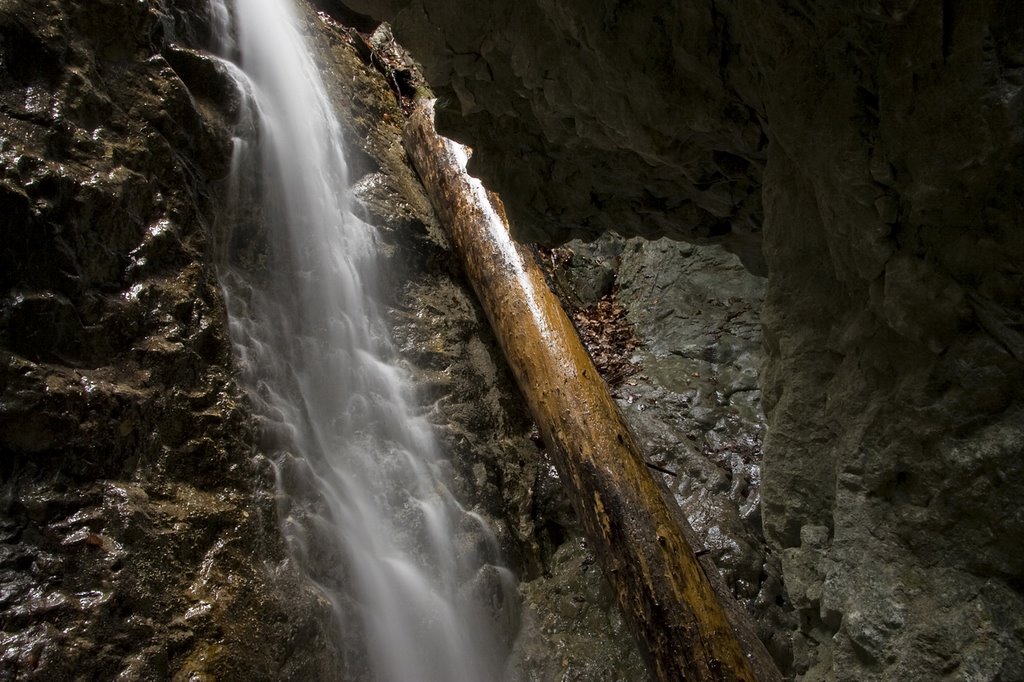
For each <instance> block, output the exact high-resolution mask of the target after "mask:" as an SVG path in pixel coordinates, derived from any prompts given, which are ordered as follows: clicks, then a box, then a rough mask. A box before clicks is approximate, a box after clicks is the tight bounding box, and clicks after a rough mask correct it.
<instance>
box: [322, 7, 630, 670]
mask: <svg viewBox="0 0 1024 682" xmlns="http://www.w3.org/2000/svg"><path fill="white" fill-rule="evenodd" d="M326 26H327V29H326V30H325V31H323V35H322V36H321V38H322V39H323V40H324V41H325V42H327V43H329V46H330V47H329V48H328V49H326V50H325V51H324V52H322V53H321V59H322V66H323V68H324V69H325V73H326V74H328V75H329V76H330V79H329V80H330V82H332V83H334V84H335V87H336V89H337V96H336V100H337V104H338V106H339V110H340V113H341V115H342V119H343V123H344V124H345V128H346V131H347V132H348V134H349V136H350V139H351V145H350V146H351V148H352V149H353V151H354V150H358V149H361V150H363V152H364V156H361V157H359V158H358V159H357V160H356V163H355V165H354V166H353V167H352V171H353V181H354V190H355V196H356V201H357V204H358V205H359V206H361V207H362V210H363V211H364V212H365V215H364V217H365V218H366V219H367V220H368V221H369V222H370V223H371V224H373V225H375V226H377V227H378V229H379V230H380V236H381V241H382V247H383V252H382V258H383V263H382V271H383V272H385V273H387V274H386V276H385V278H384V281H383V282H382V283H381V284H382V287H381V289H382V291H383V292H384V295H385V300H384V303H385V305H386V307H387V312H388V315H389V317H390V318H391V320H392V322H393V325H394V326H393V334H394V339H395V342H396V345H397V347H398V352H399V355H400V357H401V360H402V362H403V364H404V366H405V368H406V369H407V370H408V371H409V372H410V374H411V376H412V378H413V383H414V385H415V387H416V398H417V402H418V404H419V405H420V408H421V409H422V410H423V411H424V412H425V414H426V415H427V416H428V419H429V420H430V421H431V422H432V423H433V424H435V427H436V430H435V432H436V435H437V438H438V442H439V443H440V446H441V448H440V450H441V452H443V453H444V454H445V458H446V460H447V461H446V466H447V467H448V469H449V471H448V473H449V475H450V477H451V482H452V490H453V492H454V493H455V495H456V497H457V498H458V499H459V500H460V501H461V502H462V503H463V504H464V505H465V506H467V507H469V508H471V509H472V510H473V511H474V512H477V513H479V514H480V515H481V516H483V517H484V518H486V519H488V521H489V522H490V525H491V527H492V528H493V530H494V531H495V534H496V536H497V541H498V549H499V550H500V553H501V556H502V558H503V562H504V563H505V564H506V565H508V567H509V568H511V569H512V572H513V573H514V575H515V576H516V577H517V578H518V579H519V592H520V595H521V600H520V602H519V603H518V604H515V605H501V608H498V609H496V612H497V613H499V614H501V615H500V616H499V618H500V620H499V622H497V623H496V624H497V626H498V627H499V628H500V629H501V631H502V632H503V634H504V636H505V644H506V646H507V647H508V660H507V662H506V673H505V679H507V680H509V681H510V682H519V681H522V682H527V681H530V682H534V681H536V682H541V681H548V680H552V681H553V680H561V681H563V682H571V681H580V682H583V681H588V682H589V681H591V680H594V681H597V682H601V681H605V682H615V681H617V680H623V679H642V678H643V677H644V676H645V675H646V672H645V669H644V664H643V662H642V661H641V659H640V656H639V653H638V651H637V649H636V646H635V644H634V642H633V641H632V638H631V637H630V636H629V633H628V631H627V630H626V627H625V624H624V622H623V621H622V617H621V616H620V615H619V613H618V609H617V608H616V606H615V597H614V594H613V593H612V591H611V590H610V589H609V588H608V586H607V585H606V583H605V581H604V578H603V576H602V575H601V572H600V570H599V569H598V568H597V566H596V565H595V559H594V557H593V554H592V552H591V551H590V550H589V549H588V548H587V546H586V543H585V541H584V540H583V539H582V531H581V529H580V527H579V523H578V521H577V520H576V518H575V515H574V513H573V511H572V508H571V506H570V505H569V503H568V500H566V499H565V496H564V494H563V492H562V487H561V484H560V483H559V481H558V480H557V474H555V472H554V468H553V466H552V465H551V463H550V462H549V461H548V459H547V456H546V455H545V454H544V453H543V451H542V450H540V449H538V447H537V443H536V435H535V431H534V427H533V423H532V420H531V418H530V416H529V414H528V413H527V412H526V409H525V407H524V405H523V404H522V399H521V398H520V396H519V393H518V390H517V389H516V387H515V383H514V382H513V380H512V376H511V374H510V373H509V370H508V368H507V366H506V364H505V360H504V358H503V357H502V355H501V351H500V349H499V348H498V346H497V343H496V341H495V339H494V337H493V336H492V334H491V332H490V329H489V326H488V323H487V319H486V317H485V316H484V314H483V311H482V310H481V309H480V307H479V305H478V304H477V303H476V300H475V298H474V297H473V293H472V290H471V289H470V288H469V285H468V283H467V282H466V281H465V279H464V277H463V275H462V273H461V271H460V270H459V269H458V265H457V259H456V257H455V255H454V253H453V252H452V251H451V246H450V244H449V242H448V239H447V237H446V236H445V233H444V230H443V228H442V227H441V226H440V225H439V224H438V220H437V218H436V216H435V215H434V212H433V210H432V208H431V207H430V202H429V200H428V199H427V196H426V194H425V193H424V190H423V187H422V186H421V185H420V183H419V180H418V179H417V177H416V175H415V172H414V171H413V170H412V168H411V166H410V165H409V162H408V160H407V159H406V157H405V152H404V151H403V147H402V142H401V131H400V127H399V125H398V124H399V122H400V121H401V120H402V116H403V113H402V111H401V109H400V108H399V106H398V104H397V102H396V100H395V98H394V95H393V93H392V92H391V91H390V90H388V89H387V84H386V81H385V79H384V78H382V77H381V76H380V75H379V74H375V73H374V72H372V71H371V72H367V71H366V70H365V69H363V68H362V66H361V64H359V63H358V60H357V59H356V53H355V52H354V51H353V50H352V49H351V48H349V47H348V46H347V44H346V42H345V39H344V34H343V33H341V32H339V31H338V28H337V26H336V25H334V24H333V22H327V24H326ZM390 40H391V39H390V37H389V35H388V34H387V33H386V32H379V33H378V34H376V35H375V36H374V39H373V40H372V41H371V42H373V43H374V44H376V45H380V46H388V45H389V44H390ZM369 92H376V93H378V94H377V96H376V97H372V98H371V97H368V96H367V93H369ZM472 530H473V529H467V530H466V533H465V536H464V537H463V538H461V540H462V541H464V542H474V541H479V538H477V537H476V536H475V535H474V534H473V533H472ZM496 606H497V605H496Z"/></svg>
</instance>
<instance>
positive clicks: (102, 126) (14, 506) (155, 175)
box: [0, 0, 332, 680]
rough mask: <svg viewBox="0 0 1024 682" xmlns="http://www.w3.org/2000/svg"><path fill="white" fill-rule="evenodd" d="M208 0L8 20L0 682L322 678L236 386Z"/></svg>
mask: <svg viewBox="0 0 1024 682" xmlns="http://www.w3.org/2000/svg"><path fill="white" fill-rule="evenodd" d="M196 4H197V6H190V5H189V3H185V2H182V3H178V5H177V6H176V8H175V10H174V11H171V10H165V9H163V8H162V6H161V5H159V4H157V3H122V2H103V3H96V2H72V1H65V2H45V1H42V0H27V1H25V2H5V3H3V5H2V7H0V51H2V52H0V54H2V57H0V60H2V65H3V66H2V68H0V130H2V134H0V139H2V142H0V145H2V147H0V206H2V209H0V216H2V217H0V220H2V234H3V239H4V247H3V250H2V251H0V297H2V299H0V347H2V349H0V478H2V482H3V483H2V498H0V499H2V506H0V538H2V544H0V585H2V588H0V630H2V635H0V641H2V645H0V678H3V679H15V678H16V679H26V680H30V679H31V680H35V679H38V680H57V679H113V678H115V677H118V676H121V678H123V679H171V678H174V679H212V678H213V677H218V678H224V679H229V678H230V679H245V678H254V679H255V678H258V677H263V676H266V675H267V674H268V672H271V671H272V672H271V674H273V675H274V676H279V677H301V678H308V677H309V676H314V677H315V676H317V675H322V674H323V671H324V670H329V669H330V667H332V663H331V660H330V659H331V653H330V651H329V650H327V649H325V647H324V642H325V638H326V635H325V626H326V622H327V621H326V616H327V613H328V612H327V610H326V609H325V604H324V603H323V602H322V600H321V599H320V598H319V597H318V596H317V595H316V593H314V592H313V591H312V590H311V589H309V587H308V586H306V585H305V583H304V582H303V581H302V580H301V578H300V577H299V576H298V575H297V574H296V572H295V571H294V570H292V569H291V568H290V567H289V564H288V562H287V561H286V560H285V556H284V553H283V546H282V543H281V542H280V540H279V539H278V537H277V536H278V534H277V532H276V517H275V507H274V500H273V478H272V476H271V474H270V472H269V470H268V468H267V467H266V466H265V465H263V463H262V462H261V460H260V458H258V457H257V456H256V450H255V448H254V431H253V428H252V424H251V423H250V419H249V417H248V416H247V412H246V408H245V405H244V399H243V398H242V396H241V394H240V392H239V390H238V388H237V387H236V385H235V383H234V380H233V376H232V367H231V356H230V347H229V343H228V341H227V335H226V328H225V319H224V309H223V304H222V301H221V297H220V292H219V289H218V286H217V283H216V279H215V276H214V271H213V267H212V264H211V259H210V257H209V253H210V251H211V236H212V229H211V228H212V224H213V206H214V202H215V196H216V192H215V186H216V181H217V180H218V178H220V177H222V176H223V175H224V173H225V172H226V169H227V161H228V158H229V151H230V146H229V139H230V138H229V137H228V128H227V127H226V125H227V120H229V116H230V112H229V111H226V110H225V107H224V105H229V104H230V97H224V96H223V94H224V92H225V91H220V92H218V90H217V85H218V83H217V81H216V79H210V78H209V75H210V74H213V73H215V70H214V69H212V67H211V64H210V63H209V62H208V61H207V60H205V59H204V58H202V57H201V56H199V55H198V54H196V53H192V52H190V51H189V50H188V48H187V47H186V46H188V45H196V44H198V43H201V42H203V40H204V37H203V36H202V35H201V32H197V31H198V27H199V26H201V25H202V12H201V8H202V6H203V5H202V3H196ZM226 92H230V89H227V90H226ZM256 642H259V645H256V644H255V643H256Z"/></svg>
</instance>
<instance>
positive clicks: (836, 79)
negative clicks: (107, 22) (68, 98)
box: [346, 0, 1024, 680]
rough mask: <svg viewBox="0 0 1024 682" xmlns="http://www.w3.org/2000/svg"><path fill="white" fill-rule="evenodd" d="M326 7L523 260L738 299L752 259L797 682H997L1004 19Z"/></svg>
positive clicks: (849, 7)
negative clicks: (698, 286)
mask: <svg viewBox="0 0 1024 682" xmlns="http://www.w3.org/2000/svg"><path fill="white" fill-rule="evenodd" d="M346 4H348V5H349V6H351V7H352V8H353V9H356V10H359V11H363V12H369V13H374V12H375V13H377V16H379V17H381V18H387V19H388V20H390V21H392V22H393V24H394V27H395V31H396V34H397V35H398V37H399V39H400V40H402V41H403V42H404V43H405V44H406V46H407V47H409V48H410V49H412V51H413V52H414V54H415V55H416V56H417V57H418V58H419V59H421V60H422V61H423V62H424V64H425V67H426V69H427V73H428V76H429V77H430V79H431V82H432V85H434V86H435V87H436V89H437V91H438V92H439V93H440V94H441V96H442V104H443V105H444V106H445V109H444V111H442V115H441V116H440V122H441V123H442V125H443V126H445V125H446V126H447V127H448V129H449V132H452V133H454V134H455V136H456V137H458V138H460V139H462V140H464V141H466V142H468V143H470V144H472V145H473V146H474V147H476V149H477V154H476V155H475V156H474V159H475V164H476V165H475V171H476V172H478V173H479V174H480V175H482V176H483V177H484V179H485V180H486V181H488V182H489V184H490V185H491V186H492V188H494V189H495V190H497V191H499V192H501V193H502V195H503V197H504V199H505V202H506V205H507V206H508V208H509V211H510V213H511V214H512V215H513V219H514V222H516V223H517V225H518V228H519V230H520V232H521V234H522V235H524V236H527V237H535V236H537V235H545V236H546V237H547V238H548V239H549V240H552V241H563V240H565V239H566V238H568V237H570V236H573V235H578V234H588V235H592V234H594V233H596V232H599V231H602V230H604V229H607V228H615V229H617V230H619V231H620V232H622V233H625V234H639V235H652V234H661V233H666V234H670V235H672V236H676V237H684V238H692V237H698V238H704V237H707V236H714V235H721V236H722V237H723V238H724V239H726V243H727V245H729V246H730V247H731V248H733V249H735V250H737V251H738V252H739V253H740V254H741V255H742V256H743V257H744V260H745V262H746V263H747V264H748V266H750V267H752V268H755V269H756V268H758V265H759V264H758V261H759V259H758V258H757V255H756V251H757V245H756V243H754V242H751V238H756V237H758V236H760V237H761V243H760V247H761V253H762V254H763V265H764V266H766V268H767V271H768V272H769V278H768V288H767V294H766V298H765V302H764V309H763V311H762V315H761V320H762V323H763V325H764V328H765V335H764V336H765V342H766V346H767V350H768V359H767V362H766V365H765V371H764V372H763V373H762V377H761V385H762V390H763V395H764V408H765V412H766V414H767V416H768V422H769V430H768V436H767V438H766V441H765V444H764V445H765V448H764V449H765V463H764V488H763V512H764V526H765V531H766V535H767V538H768V540H769V542H770V543H772V545H773V546H774V548H775V549H776V550H777V551H778V552H779V553H780V554H781V555H782V557H783V564H784V574H785V580H786V584H787V587H788V590H789V596H790V599H791V600H792V602H793V604H794V606H795V607H796V609H797V611H798V615H799V618H800V623H799V626H798V633H797V637H796V646H795V667H796V670H797V671H798V673H800V674H801V675H803V676H804V678H805V679H808V680H818V679H849V680H866V679H896V678H908V679H936V678H940V679H1004V680H1009V679H1017V678H1021V677H1024V658H1022V654H1021V651H1022V650H1024V616H1022V615H1021V614H1022V613H1024V595H1022V592H1024V564H1022V557H1024V555H1022V554H1021V552H1020V551H1019V549H1018V548H1019V547H1020V546H1021V544H1022V542H1024V515H1022V513H1021V511H1020V507H1019V505H1018V504H1017V500H1019V499H1020V497H1021V493H1022V492H1024V476H1022V475H1021V474H1022V471H1021V467H1022V462H1024V458H1022V457H1021V450H1022V447H1024V445H1022V444H1024V433H1022V431H1024V399H1022V392H1021V390H1020V388H1019V387H1020V386H1021V380H1022V378H1024V301H1022V292H1024V276H1022V266H1021V263H1024V226H1022V224H1021V218H1020V216H1021V215H1022V214H1024V212H1022V211H1024V207H1022V205H1021V204H1022V199H1021V198H1022V196H1024V195H1022V190H1024V186H1022V185H1024V168H1022V166H1021V164H1020V159H1021V158H1024V154H1022V152H1024V148H1022V147H1024V128H1022V127H1021V120H1022V116H1021V114H1022V107H1024V92H1022V88H1024V10H1022V9H1021V8H1020V6H1019V5H1018V4H1017V3H1013V2H1008V1H1006V0H982V1H979V2H971V3H967V2H958V1H956V0H896V1H888V0H886V1H882V0H858V1H857V2H846V3H840V2H834V1H829V0H808V1H805V2H795V3H794V2H781V1H774V2H755V1H754V0H730V1H724V0H688V1H687V2H676V3H671V4H670V5H666V4H665V3H657V2H652V1H650V0H640V1H638V2H629V3H621V2H613V1H612V0H607V1H605V2H582V1H579V2H559V3H553V2H547V1H545V0H537V2H534V3H522V2H513V1H512V0H506V1H502V2H492V3H487V4H486V5H478V6H467V5H466V4H465V3H456V2H450V1H449V0H390V1H388V2H373V3H370V2H366V1H365V0H351V1H350V2H347V3H346ZM474 8H476V9H474ZM761 228H763V230H761V234H760V235H759V234H758V232H759V229H761ZM726 233H727V234H726Z"/></svg>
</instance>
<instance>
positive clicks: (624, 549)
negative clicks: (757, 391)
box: [405, 101, 780, 682]
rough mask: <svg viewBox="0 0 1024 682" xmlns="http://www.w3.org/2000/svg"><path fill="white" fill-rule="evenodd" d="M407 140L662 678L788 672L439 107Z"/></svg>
mask: <svg viewBox="0 0 1024 682" xmlns="http://www.w3.org/2000/svg"><path fill="white" fill-rule="evenodd" d="M405 146H406V150H407V151H408V153H409V156H410V157H411V158H412V160H413V164H414V165H415V167H416V169H417V171H418V172H419V174H420V177H421V178H422V179H423V182H424V185H425V186H426V188H427V192H428V194H429V195H430V197H431V200H432V202H433V204H434V207H435V210H436V211H437V213H438V215H439V217H440V218H441V220H442V222H443V223H444V224H445V226H446V227H447V229H448V232H449V234H450V236H451V239H452V242H453V244H454V247H455V250H456V251H457V253H458V254H459V256H460V258H461V260H462V263H463V266H464V268H465V270H466V274H467V276H468V278H469V280H470V282H471V284H472V286H473V288H474V290H475V291H476V294H477V296H478V298H479V299H480V301H481V304H482V305H483V308H484V311H485V312H486V314H487V317H488V319H489V320H490V322H491V325H492V327H493V328H494V331H495V335H496V336H497V338H498V341H499V343H500V344H501V347H502V350H503V351H504V353H505V356H506V358H507V360H508V362H509V365H510V367H511V368H512V372H513V374H514V375H515V377H516V381H517V382H518V384H519V387H520V389H521V391H522V393H523V395H524V397H525V399H526V402H527V404H528V406H529V408H530V411H531V412H532V414H533V416H534V419H535V420H536V421H537V424H538V427H539V429H540V432H541V435H542V436H543V438H544V442H545V443H546V445H547V446H548V448H549V449H550V451H551V452H552V456H553V459H554V461H555V466H556V467H557V469H558V472H559V476H560V477H561V479H562V482H563V484H564V485H565V487H566V491H567V493H568V495H569V497H570V499H571V500H572V503H573V506H574V508H575V510H576V512H577V514H578V516H579V518H580V521H581V523H582V525H583V528H584V531H585V533H586V535H587V538H588V541H589V542H590V543H592V545H593V547H594V551H595V553H596V554H597V556H598V557H599V559H600V561H601V563H602V568H603V570H604V572H605V575H606V577H607V578H608V580H609V582H610V583H611V585H612V587H613V588H614V590H615V593H616V595H617V598H618V602H619V606H620V607H621V609H622V612H623V614H624V615H625V616H626V619H627V621H628V622H629V623H630V625H631V627H632V629H633V631H634V634H635V635H636V636H637V639H638V641H639V643H640V646H641V649H642V650H643V651H644V652H645V653H646V654H647V656H648V659H649V661H650V663H651V667H652V673H653V675H654V677H656V678H657V679H659V680H665V681H667V680H672V681H677V680H682V679H686V680H701V681H703V680H716V681H730V682H738V681H740V680H746V681H749V682H753V681H754V680H762V681H768V680H777V679H780V677H779V674H778V672H777V670H776V669H775V668H774V665H773V664H772V662H771V659H770V658H769V656H768V654H767V652H765V651H764V648H763V646H761V643H760V642H759V641H758V640H757V639H756V637H753V636H752V635H750V628H749V627H745V626H743V625H742V624H741V623H738V620H741V619H742V616H741V615H739V614H738V609H727V608H725V607H723V605H722V603H721V602H720V599H719V595H718V594H716V592H715V590H714V589H713V587H712V584H711V581H710V580H709V579H708V575H707V574H706V573H705V569H704V567H703V566H702V565H701V563H700V561H699V559H698V558H697V557H696V556H695V554H694V551H693V549H692V547H691V545H690V543H689V542H687V539H686V535H685V533H684V532H683V530H682V528H683V524H685V523H686V521H685V518H683V517H682V512H681V511H680V509H679V507H678V506H677V505H676V504H675V501H674V500H671V499H669V498H668V495H667V494H666V493H665V491H664V490H663V488H662V487H660V486H659V485H658V484H657V483H656V482H655V480H654V479H653V478H652V476H651V474H650V472H649V470H648V468H647V466H645V464H644V458H643V456H642V454H641V451H640V448H639V447H638V445H637V443H636V440H635V438H634V436H633V434H632V432H631V431H630V429H629V428H628V426H627V425H626V422H625V421H624V419H623V417H622V414H621V413H620V411H619V409H618V406H617V405H616V404H615V402H614V400H613V399H612V397H611V395H610V394H609V392H608V388H607V386H606V384H605V383H604V380H603V379H602V378H601V376H600V375H599V374H598V372H597V369H596V368H595V367H594V364H593V362H592V361H591V359H590V356H589V355H588V354H587V351H586V350H585V349H584V347H583V345H582V344H581V343H580V340H579V337H578V335H577V333H576V330H575V328H574V327H573V325H572V323H571V322H570V320H569V318H568V317H567V316H566V314H565V313H564V311H563V310H562V307H561V305H560V303H559V301H558V299H557V298H556V297H555V296H554V294H552V292H551V291H550V289H549V288H548V286H547V283H546V282H545V279H544V275H543V274H542V272H541V270H540V268H539V267H538V266H537V264H536V262H535V260H534V258H533V256H532V254H531V253H529V251H527V250H526V249H523V248H522V247H520V246H519V245H517V244H516V243H515V242H514V241H513V240H512V239H511V237H510V236H509V231H508V226H507V220H506V218H505V215H504V210H503V208H502V204H501V201H500V199H498V197H497V196H496V195H494V194H491V193H489V192H487V191H486V190H485V189H484V187H483V186H482V185H481V184H480V182H479V181H477V180H475V179H473V178H471V177H470V176H469V175H468V174H467V173H466V171H465V167H466V161H467V154H466V150H465V148H463V147H461V146H460V145H458V144H456V143H454V142H452V141H450V140H446V139H445V138H442V137H440V136H438V135H437V133H436V132H435V131H434V124H433V106H432V103H431V102H427V101H420V102H418V103H417V105H416V108H415V110H414V112H413V114H412V116H411V118H410V120H409V123H408V124H407V127H406V139H405ZM712 570H714V569H712ZM736 625H740V627H739V628H736V627H735V626H736ZM737 632H741V633H742V635H743V636H742V640H743V642H742V644H741V642H740V638H739V637H738V636H737V634H736V633H737ZM751 640H752V641H751ZM755 670H756V671H757V673H756V674H755Z"/></svg>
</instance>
